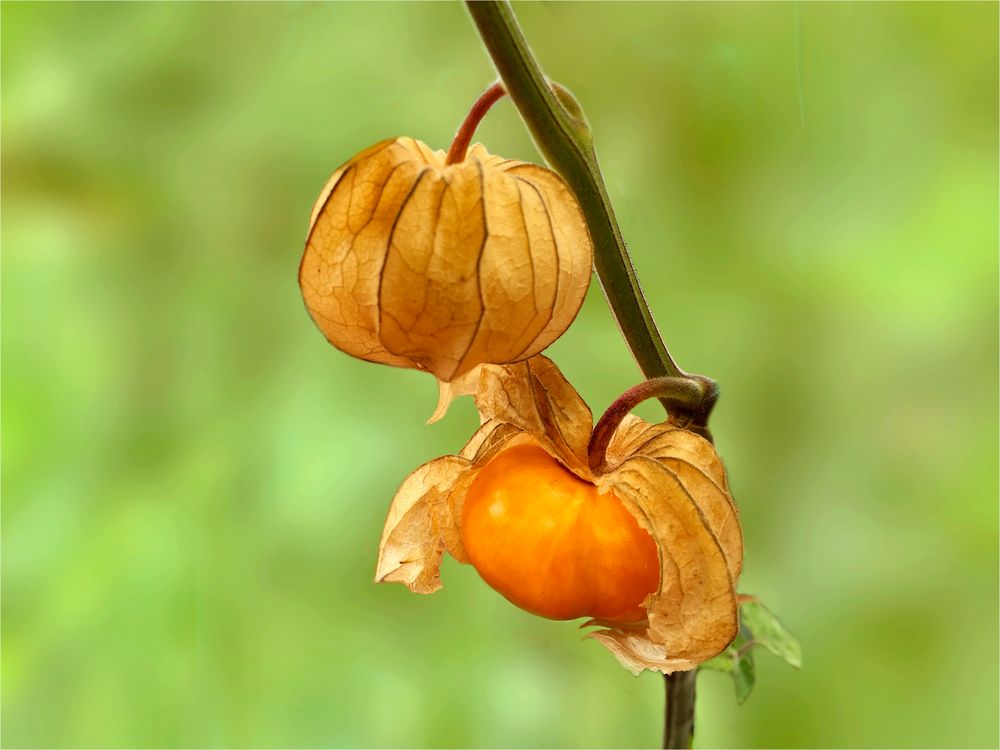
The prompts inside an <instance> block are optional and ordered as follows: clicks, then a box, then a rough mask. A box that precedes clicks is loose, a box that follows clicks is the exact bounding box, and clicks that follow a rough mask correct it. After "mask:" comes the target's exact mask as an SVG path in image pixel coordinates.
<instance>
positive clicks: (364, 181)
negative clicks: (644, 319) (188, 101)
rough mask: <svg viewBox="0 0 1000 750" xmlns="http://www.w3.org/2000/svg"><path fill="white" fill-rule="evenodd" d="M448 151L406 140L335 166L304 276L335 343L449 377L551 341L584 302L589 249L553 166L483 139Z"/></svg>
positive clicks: (522, 355)
mask: <svg viewBox="0 0 1000 750" xmlns="http://www.w3.org/2000/svg"><path fill="white" fill-rule="evenodd" d="M445 157H446V155H445V153H444V152H443V151H432V150H431V149H430V148H428V147H427V146H426V145H425V144H423V143H421V142H420V141H416V140H414V139H412V138H396V139H392V140H387V141H382V142H381V143H378V144H375V145H374V146H372V147H370V148H368V149H366V150H365V151H363V152H361V153H360V154H358V155H357V156H355V157H354V158H353V159H351V160H350V161H349V162H347V164H345V165H343V166H342V167H341V168H340V169H338V170H337V171H336V172H334V174H333V176H332V177H331V178H330V179H329V181H328V182H327V184H326V186H325V187H324V188H323V191H322V192H321V193H320V196H319V199H318V200H317V201H316V205H315V207H314V208H313V212H312V217H311V220H310V229H309V235H308V239H307V241H306V247H305V252H304V254H303V256H302V263H301V265H300V268H299V283H300V286H301V288H302V294H303V298H304V300H305V303H306V307H307V308H308V310H309V314H310V315H311V316H312V318H313V320H314V321H315V322H316V325H317V326H318V327H319V328H320V330H321V331H322V332H323V334H324V335H325V336H326V337H327V339H328V340H329V341H330V343H332V344H333V345H334V346H336V347H337V348H338V349H341V350H342V351H344V352H347V353H348V354H350V355H352V356H355V357H359V358H361V359H365V360H369V361H372V362H379V363H382V364H388V365H394V366H398V367H411V368H416V369H420V370H427V371H429V372H431V373H433V374H434V375H435V376H436V377H437V378H438V379H439V380H440V381H443V382H450V381H452V380H454V379H456V378H459V377H461V376H462V375H463V374H465V373H468V372H469V371H470V370H472V369H473V368H475V367H476V366H477V365H479V364H482V363H489V364H505V363H510V362H515V361H519V360H524V359H527V358H529V357H531V356H533V355H535V354H537V353H538V352H540V351H541V350H542V349H544V348H545V347H546V346H548V345H549V344H551V343H552V342H553V341H555V339H556V338H558V337H559V336H560V335H561V334H562V333H563V331H565V330H566V328H567V327H568V326H569V324H570V323H571V322H572V321H573V319H574V318H575V317H576V314H577V312H578V311H579V309H580V305H581V304H582V303H583V298H584V296H585V294H586V291H587V287H588V285H589V283H590V274H591V263H592V255H593V248H592V245H591V241H590V235H589V233H588V230H587V226H586V222H585V220H584V218H583V213H582V212H581V210H580V207H579V205H578V203H577V201H576V198H575V197H574V195H573V193H572V191H571V190H570V189H569V188H568V187H567V186H566V184H565V183H564V182H563V181H562V179H561V178H560V177H558V176H557V175H556V174H555V173H553V172H551V171H549V170H547V169H545V168H544V167H540V166H537V165H535V164H529V163H526V162H521V161H516V160H512V159H502V158H500V157H498V156H493V155H491V154H489V153H488V152H487V151H486V149H485V148H484V147H483V146H481V145H479V144H476V145H475V146H473V147H472V148H471V149H469V151H468V154H467V156H466V158H465V159H464V160H463V161H461V162H458V163H456V164H452V165H445Z"/></svg>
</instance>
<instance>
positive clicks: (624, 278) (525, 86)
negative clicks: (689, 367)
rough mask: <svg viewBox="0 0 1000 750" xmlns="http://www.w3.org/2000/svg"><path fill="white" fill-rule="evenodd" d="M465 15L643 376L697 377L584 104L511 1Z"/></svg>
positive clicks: (690, 680)
mask: <svg viewBox="0 0 1000 750" xmlns="http://www.w3.org/2000/svg"><path fill="white" fill-rule="evenodd" d="M466 7H467V8H468V11H469V14H470V15H471V16H472V20H473V22H474V23H475V24H476V28H477V29H478V31H479V35H480V37H481V38H482V40H483V43H484V44H485V45H486V49H487V51H488V52H489V54H490V57H492V58H493V64H494V65H495V66H496V69H497V72H498V73H499V74H500V78H501V79H502V80H503V83H504V87H505V88H506V89H507V93H508V95H509V96H510V98H511V99H512V100H513V102H514V105H515V106H516V107H517V109H518V111H519V112H520V113H521V117H522V118H523V119H524V122H525V124H526V125H527V127H528V130H529V131H530V132H531V134H532V136H533V137H534V139H535V143H536V144H537V145H538V148H539V150H540V151H541V152H542V155H543V156H544V157H545V159H546V160H547V161H548V162H549V164H550V165H551V166H552V167H553V168H554V169H555V170H556V171H557V172H559V173H560V174H561V175H562V177H563V179H565V180H566V182H567V183H568V184H569V186H570V188H572V190H573V192H574V193H575V194H576V197H577V200H579V201H580V207H581V209H582V210H583V214H584V216H585V218H586V221H587V228H588V229H589V230H590V237H591V240H592V241H593V243H594V267H595V269H596V270H597V276H598V278H599V279H600V280H601V286H602V287H603V288H604V294H605V296H606V297H607V300H608V305H609V306H610V307H611V312H612V314H613V315H614V316H615V320H617V321H618V327H619V328H620V329H621V332H622V335H623V336H624V338H625V342H626V343H627V344H628V347H629V349H630V350H631V351H632V355H633V356H634V357H635V359H636V362H637V363H638V365H639V369H641V370H642V372H643V374H644V375H645V376H646V377H647V378H660V377H664V376H669V377H673V378H689V377H691V376H689V375H688V374H687V373H686V372H684V371H683V370H681V369H680V367H678V366H677V363H676V362H674V360H673V358H672V357H671V356H670V352H669V351H667V347H666V345H665V344H664V342H663V338H662V337H661V336H660V332H659V330H658V329H657V327H656V324H655V323H654V322H653V316H652V314H651V313H650V311H649V307H648V306H647V305H646V300H645V298H644V297H643V294H642V289H641V288H640V287H639V279H638V278H637V277H636V274H635V269H634V268H633V267H632V261H631V259H630V258H629V254H628V250H627V249H626V247H625V241H624V240H623V239H622V234H621V230H620V229H619V228H618V221H617V220H616V219H615V213H614V211H613V210H612V208H611V201H610V200H609V199H608V192H607V189H606V188H605V186H604V178H603V177H602V175H601V170H600V167H599V166H598V163H597V155H596V154H595V152H594V146H593V140H592V137H591V132H590V128H589V127H588V125H587V122H586V119H585V118H584V116H583V113H582V111H581V109H580V106H579V104H577V102H576V100H575V99H574V98H573V97H572V95H571V94H570V93H569V92H568V91H566V90H565V89H562V88H561V87H558V86H550V84H549V82H548V81H547V80H546V78H545V76H544V74H543V73H542V70H541V68H540V67H539V65H538V62H537V61H536V60H535V57H534V55H533V54H532V52H531V49H530V48H529V47H528V42H527V40H526V39H525V38H524V34H523V33H522V32H521V28H520V27H519V26H518V23H517V18H516V17H515V16H514V11H513V9H512V8H511V6H510V4H509V3H508V2H506V0H466ZM661 403H663V406H664V408H666V409H667V410H668V412H672V413H671V417H672V418H677V417H678V416H680V417H681V418H682V419H684V418H685V417H687V419H684V421H686V422H688V423H689V424H692V425H694V426H695V427H705V425H704V424H701V425H699V424H698V417H697V411H698V410H695V411H694V416H693V417H692V416H691V415H690V414H688V415H683V414H682V415H678V413H677V406H678V405H677V404H676V403H674V404H671V403H670V402H669V401H667V400H664V401H661ZM704 411H705V413H704V419H705V420H707V417H708V414H707V410H704ZM706 432H707V429H706ZM696 672H697V671H696V670H692V671H691V672H678V673H675V674H673V675H667V676H666V691H667V706H666V710H665V727H664V735H663V742H664V744H663V747H665V748H668V747H669V748H675V747H690V746H691V739H692V734H693V732H694V686H695V679H696V676H697V675H696Z"/></svg>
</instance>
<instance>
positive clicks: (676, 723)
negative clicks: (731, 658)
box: [663, 669, 698, 750]
mask: <svg viewBox="0 0 1000 750" xmlns="http://www.w3.org/2000/svg"><path fill="white" fill-rule="evenodd" d="M697 679H698V670H697V669H690V670H688V671H686V672H674V673H673V674H671V675H667V715H666V721H664V723H663V747H664V750H666V749H667V748H671V750H675V749H676V748H683V750H688V748H690V747H691V739H692V738H693V737H694V692H695V691H694V687H695V681H696V680H697Z"/></svg>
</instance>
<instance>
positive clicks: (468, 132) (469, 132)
mask: <svg viewBox="0 0 1000 750" xmlns="http://www.w3.org/2000/svg"><path fill="white" fill-rule="evenodd" d="M506 93H507V92H506V91H505V90H504V87H503V84H502V83H494V84H493V85H492V86H490V87H489V88H488V89H486V91H484V92H483V93H482V94H480V96H479V98H478V99H476V103H475V104H473V105H472V109H470V110H469V114H468V115H466V116H465V119H464V120H463V121H462V124H461V126H460V127H459V128H458V132H457V133H455V140H453V141H452V142H451V148H450V149H448V156H447V158H445V160H444V163H445V164H457V163H458V162H460V161H462V160H463V159H464V158H465V152H466V151H468V150H469V144H470V143H472V136H474V135H475V134H476V128H477V127H479V123H480V122H481V121H482V119H483V118H484V117H485V116H486V113H487V112H489V111H490V107H492V106H493V105H494V104H496V103H497V102H498V101H500V99H502V98H503V95H504V94H506Z"/></svg>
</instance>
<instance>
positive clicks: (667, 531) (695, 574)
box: [375, 356, 743, 673]
mask: <svg viewBox="0 0 1000 750" xmlns="http://www.w3.org/2000/svg"><path fill="white" fill-rule="evenodd" d="M454 386H455V387H454V388H452V389H450V390H449V391H448V393H446V394H444V395H445V399H444V400H445V406H446V405H447V404H446V402H447V398H448V397H453V396H454V395H457V394H460V393H463V392H471V393H472V394H473V395H474V397H475V401H476V406H477V408H478V409H479V412H480V416H481V419H482V425H481V426H480V428H479V430H477V431H476V433H475V434H474V435H473V436H472V439H471V440H470V441H469V443H468V444H467V445H466V446H465V448H464V449H463V450H462V452H461V453H460V454H459V455H457V456H444V457H442V458H438V459H435V460H433V461H430V462H429V463H426V464H424V465H423V466H421V467H420V468H419V469H417V470H416V471H415V472H413V473H412V474H411V475H410V476H409V477H407V478H406V480H405V481H404V482H403V485H402V486H401V487H400V488H399V491H398V492H397V493H396V497H395V498H394V499H393V502H392V506H391V507H390V509H389V515H388V518H387V519H386V524H385V529H384V531H383V533H382V541H381V544H380V545H379V559H378V565H377V570H376V575H375V579H376V581H398V582H400V583H404V584H406V586H407V587H409V589H410V590H411V591H415V592H417V593H424V594H426V593H431V592H433V591H436V590H437V589H439V588H440V587H441V580H440V576H439V567H440V564H441V558H442V555H443V554H444V552H446V551H447V552H448V553H449V554H450V555H452V556H453V557H454V558H455V559H457V560H459V561H460V562H467V559H466V555H465V551H464V550H463V549H462V543H461V537H460V533H459V522H460V520H461V517H462V503H463V502H464V499H465V493H466V491H467V489H468V487H469V485H470V484H471V482H472V480H473V479H474V478H475V476H476V473H477V472H478V471H479V470H480V469H482V468H483V467H484V466H485V465H486V464H487V463H488V462H489V461H490V460H491V459H492V458H493V457H494V456H495V455H496V454H497V453H498V452H499V451H501V450H503V449H505V448H508V447H512V446H513V445H516V444H518V443H520V442H533V443H536V444H538V445H541V446H542V447H543V448H545V450H546V451H548V452H549V453H550V454H551V455H552V456H554V457H555V458H556V459H558V460H559V461H560V462H561V463H562V464H563V465H564V466H565V467H566V468H567V469H569V470H570V471H572V472H574V473H575V474H577V475H578V476H580V477H581V478H583V479H585V480H588V481H591V482H594V483H595V484H596V485H597V486H598V487H599V488H600V489H601V490H602V491H613V492H614V493H615V495H616V496H617V497H618V498H619V499H620V500H621V501H622V502H623V503H624V504H625V507H626V508H628V510H629V511H630V512H631V513H632V514H633V515H634V516H635V518H636V519H637V520H638V522H639V523H640V525H642V526H643V527H644V528H645V529H647V530H648V531H649V532H650V534H651V535H652V536H653V538H654V539H655V540H656V543H657V547H658V550H659V556H660V563H661V570H660V587H659V590H658V592H657V593H655V594H653V595H652V596H651V597H650V598H649V600H647V602H646V603H645V606H646V608H647V613H648V615H647V619H646V621H645V622H643V623H640V624H639V625H636V626H629V627H628V628H623V627H622V626H620V625H613V624H611V623H602V622H595V621H591V622H589V623H586V625H596V626H600V627H601V628H602V629H601V630H597V631H595V632H592V633H590V636H591V637H592V638H594V639H596V640H597V641H598V642H600V643H601V644H603V645H604V646H606V647H607V648H608V649H609V650H610V651H611V652H612V653H613V654H614V655H615V657H617V659H618V660H619V661H620V662H621V663H622V664H623V665H624V666H625V667H626V668H628V669H630V670H631V671H633V672H635V673H638V672H639V671H641V670H643V669H651V670H657V671H660V672H664V673H670V672H674V671H678V670H685V669H691V668H693V667H695V666H697V665H698V664H699V663H701V662H703V661H705V660H707V659H710V658H712V657H713V656H715V655H716V654H718V653H719V652H721V651H722V650H723V649H724V648H725V647H726V646H727V645H728V644H729V642H730V641H732V639H733V638H734V637H735V636H736V632H737V627H738V625H737V615H736V611H737V610H736V591H735V588H736V580H737V578H738V576H739V573H740V567H741V564H742V559H743V540H742V534H741V531H740V525H739V519H738V517H737V513H736V507H735V505H734V504H733V500H732V497H731V496H730V494H729V490H728V486H727V483H726V473H725V469H724V467H723V465H722V461H721V460H720V458H719V456H718V454H717V453H716V452H715V449H714V448H713V446H712V445H711V443H709V442H708V441H707V440H705V439H704V438H702V437H700V436H698V435H695V434H694V433H691V432H688V431H686V430H682V429H678V428H675V427H672V426H670V425H667V424H649V423H647V422H644V421H643V420H641V419H639V418H638V417H635V416H631V415H630V416H628V417H626V418H625V420H624V421H623V422H622V424H621V426H620V427H619V428H618V430H617V432H616V433H615V435H614V437H613V439H612V441H611V443H610V445H609V447H608V451H607V462H606V465H607V466H608V467H609V468H608V469H607V470H606V471H604V472H602V473H600V474H598V475H594V474H593V473H592V472H591V471H590V469H589V468H588V461H587V444H588V441H589V439H590V433H591V430H592V425H593V421H592V416H591V412H590V409H589V408H588V407H587V405H586V404H585V403H584V402H583V400H582V399H581V398H580V396H579V394H578V393H577V392H576V390H574V388H573V387H572V386H571V385H570V384H569V383H568V382H567V381H566V379H565V378H564V377H563V376H562V373H560V372H559V370H558V368H557V367H556V366H555V364H553V363H552V362H551V361H550V360H549V359H547V358H545V357H543V356H536V357H533V358H532V359H530V360H527V361H523V362H518V363H516V364H512V365H504V366H492V365H484V366H482V367H481V368H479V369H478V370H477V371H474V372H472V373H469V375H468V376H467V377H465V378H464V379H462V380H461V381H458V382H456V383H455V384H454Z"/></svg>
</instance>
